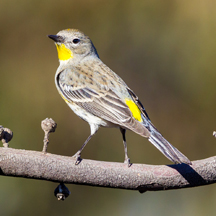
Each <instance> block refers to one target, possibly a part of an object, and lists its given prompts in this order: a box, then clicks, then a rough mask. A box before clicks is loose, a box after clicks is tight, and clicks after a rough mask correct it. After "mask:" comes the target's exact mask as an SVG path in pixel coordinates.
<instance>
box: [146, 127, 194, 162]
mask: <svg viewBox="0 0 216 216" xmlns="http://www.w3.org/2000/svg"><path fill="white" fill-rule="evenodd" d="M150 131H151V132H150V133H151V135H150V137H149V138H148V140H149V141H150V142H151V143H152V144H153V145H154V146H155V147H156V148H157V149H158V150H160V151H161V152H162V153H163V154H164V155H165V156H166V157H167V158H168V159H169V160H171V161H172V162H174V163H185V164H189V165H190V164H191V161H190V160H189V159H188V158H187V157H186V156H185V155H183V154H182V153H181V152H180V151H179V150H178V149H177V148H175V147H174V146H172V145H171V144H170V143H169V142H168V141H167V140H166V139H165V138H164V137H163V136H162V135H161V134H160V132H159V131H157V129H156V128H155V127H154V126H153V125H151V126H150Z"/></svg>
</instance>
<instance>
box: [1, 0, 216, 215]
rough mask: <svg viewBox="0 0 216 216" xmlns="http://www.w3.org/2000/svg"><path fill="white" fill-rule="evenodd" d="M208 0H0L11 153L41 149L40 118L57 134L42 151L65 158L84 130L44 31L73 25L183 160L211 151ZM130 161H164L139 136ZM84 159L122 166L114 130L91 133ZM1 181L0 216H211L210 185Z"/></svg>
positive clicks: (215, 23) (212, 24)
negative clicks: (125, 186) (64, 189)
mask: <svg viewBox="0 0 216 216" xmlns="http://www.w3.org/2000/svg"><path fill="white" fill-rule="evenodd" d="M215 8H216V2H215V1H212V0H206V1H195V0H191V1H185V0H183V1H175V0H164V1H156V0H146V1H141V0H124V1H123V0H109V1H102V0H80V1H73V0H72V1H67V0H62V1H57V0H52V1H51V0H45V1H44V0H43V1H42V0H20V1H18V0H11V1H6V0H1V1H0V26H1V30H0V46H1V49H0V81H1V84H0V96H1V103H0V124H1V125H3V126H4V127H9V128H10V129H11V130H12V131H13V132H14V138H13V140H12V141H11V142H10V146H11V147H12V148H17V149H28V150H37V151H41V150H42V145H43V131H42V130H41V127H40V124H41V120H43V119H45V118H46V117H49V118H50V117H51V118H53V119H54V120H55V121H56V122H57V124H58V127H57V130H56V132H55V133H54V134H51V136H50V144H49V148H48V151H49V152H50V153H53V154H60V155H67V156H71V155H73V154H74V153H75V152H76V151H77V150H78V149H79V148H80V147H81V145H82V143H83V142H84V140H85V139H86V138H87V136H88V135H89V133H90V130H89V125H88V124H87V123H86V122H84V121H82V120H80V119H79V118H78V117H77V116H76V115H75V114H73V112H72V111H71V110H70V108H69V107H68V106H67V105H66V104H65V102H64V101H63V100H62V99H61V97H60V96H59V94H58V92H57V90H56V87H55V84H54V75H55V71H56V69H57V67H58V59H57V52H56V48H55V46H54V43H53V41H51V40H50V39H48V37H47V35H48V34H56V33H57V32H58V31H60V30H62V29H65V28H78V29H80V30H82V31H83V32H85V34H87V35H89V36H90V38H91V39H92V41H93V43H94V45H95V46H96V48H97V51H98V53H99V55H100V58H101V59H102V60H103V61H104V63H106V64H107V65H108V66H109V67H110V68H111V69H112V70H114V71H115V72H116V73H117V74H118V75H120V76H121V77H122V78H123V79H124V81H125V82H126V83H127V84H128V85H129V86H130V88H131V89H133V90H134V92H135V93H136V94H137V95H138V96H139V98H140V100H141V101H142V103H143V104H144V106H145V108H146V110H147V112H148V114H149V116H150V118H151V120H152V122H153V123H154V124H155V126H156V127H157V128H158V129H159V130H160V131H161V133H162V134H163V135H164V137H166V139H168V140H169V141H170V142H171V143H172V144H173V145H174V146H175V147H177V148H178V149H179V150H181V151H182V152H183V153H184V154H185V155H186V156H187V157H188V158H189V159H190V160H199V159H203V158H207V157H210V156H213V155H216V140H215V138H213V136H212V132H213V130H215V129H216V100H215V97H216V87H215V82H216V73H215V68H216V61H215V59H216V55H215V54H216V39H215V38H216V13H215ZM127 142H128V151H129V157H130V158H131V161H132V162H133V163H145V164H170V161H168V160H167V159H166V158H165V157H164V156H163V155H162V154H161V153H160V152H159V151H158V150H157V149H156V148H155V147H154V146H153V145H151V144H150V143H149V142H148V141H147V140H146V139H144V138H142V137H140V136H138V135H136V134H135V133H132V132H130V131H128V132H127ZM82 157H83V158H88V159H94V160H104V161H117V162H123V160H124V151H123V144H122V138H121V134H120V132H119V130H117V129H104V128H102V129H100V130H99V132H98V133H97V135H96V136H95V137H94V138H93V139H92V140H91V141H90V142H89V143H88V145H87V146H86V148H85V149H84V151H83V154H82ZM56 186H57V184H56V183H51V182H46V181H37V180H29V179H21V178H10V177H1V186H0V192H1V194H2V196H0V209H1V210H0V211H1V215H16V216H19V215H30V214H31V215H32V216H34V215H52V216H55V215H63V216H64V215H94V216H96V215H113V216H117V215H124V216H130V215H144V214H145V215H148V216H149V215H175V216H179V215H196V216H199V215H214V214H215V211H216V205H215V203H216V187H215V185H209V186H205V187H197V188H193V189H183V190H173V191H163V192H146V193H144V194H139V193H138V192H136V191H126V190H117V189H107V188H96V187H88V186H78V185H67V186H68V188H69V189H70V191H71V195H70V196H69V198H67V199H66V200H65V201H64V202H59V201H57V199H56V198H55V197H54V195H53V191H54V189H55V187H56Z"/></svg>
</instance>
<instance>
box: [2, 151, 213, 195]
mask: <svg viewBox="0 0 216 216" xmlns="http://www.w3.org/2000/svg"><path fill="white" fill-rule="evenodd" d="M215 168H216V157H210V158H207V159H203V160H198V161H193V162H192V165H191V166H189V165H185V164H178V165H168V166H166V165H160V166H154V165H145V164H132V166H131V167H129V168H128V166H127V164H124V163H115V162H103V161H94V160H82V161H81V163H80V164H79V165H75V159H74V158H72V157H66V156H60V155H54V154H49V153H46V154H44V153H42V152H36V151H27V150H17V149H12V148H3V147H1V148H0V175H4V176H13V177H23V178H32V179H40V180H47V181H53V182H64V183H69V184H82V185H91V186H100V187H110V188H122V189H130V190H139V191H140V192H145V191H148V190H149V191H156V190H169V189H180V188H187V187H195V186H201V185H207V184H212V183H215V182H216V172H215Z"/></svg>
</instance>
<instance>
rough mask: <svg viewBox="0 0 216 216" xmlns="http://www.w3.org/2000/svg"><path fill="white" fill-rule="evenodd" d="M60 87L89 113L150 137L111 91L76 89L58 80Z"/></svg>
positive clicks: (88, 88)
mask: <svg viewBox="0 0 216 216" xmlns="http://www.w3.org/2000/svg"><path fill="white" fill-rule="evenodd" d="M57 84H58V87H59V88H60V90H61V92H62V94H63V96H64V97H65V98H66V99H67V100H68V101H72V102H75V103H76V104H77V105H78V106H80V107H82V108H83V109H85V110H86V111H87V112H89V113H91V114H93V115H95V116H97V117H100V118H102V119H104V120H106V121H109V122H112V123H113V124H116V125H119V126H121V127H123V128H126V129H129V130H132V131H134V132H136V133H138V134H140V135H141V136H144V137H149V136H150V133H149V131H148V129H147V128H145V127H144V125H143V124H141V123H140V122H138V121H136V120H135V119H134V118H133V116H132V113H131V111H130V109H129V108H128V106H127V105H126V104H125V102H123V101H122V100H121V99H120V98H119V97H118V96H117V95H116V94H115V93H114V92H113V91H112V90H111V89H108V88H105V89H104V91H101V90H100V91H98V92H97V91H96V90H95V89H93V88H90V87H80V88H79V89H78V88H76V89H74V88H73V86H72V85H67V84H66V83H64V82H61V80H60V79H57Z"/></svg>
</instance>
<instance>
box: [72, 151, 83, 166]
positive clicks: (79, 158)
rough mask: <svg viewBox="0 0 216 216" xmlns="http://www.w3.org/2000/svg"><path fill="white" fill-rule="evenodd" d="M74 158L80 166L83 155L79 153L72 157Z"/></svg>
mask: <svg viewBox="0 0 216 216" xmlns="http://www.w3.org/2000/svg"><path fill="white" fill-rule="evenodd" d="M72 157H73V158H75V159H76V162H75V165H78V164H79V163H80V162H81V161H82V158H81V155H80V153H79V152H77V153H76V154H75V155H73V156H72Z"/></svg>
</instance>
